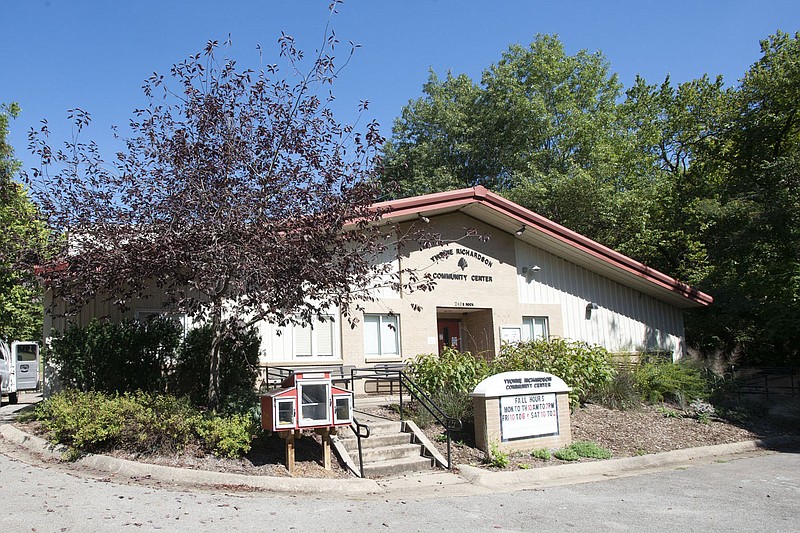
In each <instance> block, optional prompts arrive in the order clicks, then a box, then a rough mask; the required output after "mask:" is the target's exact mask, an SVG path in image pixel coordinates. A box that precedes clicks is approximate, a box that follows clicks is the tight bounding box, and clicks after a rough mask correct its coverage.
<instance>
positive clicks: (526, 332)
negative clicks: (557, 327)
mask: <svg viewBox="0 0 800 533" xmlns="http://www.w3.org/2000/svg"><path fill="white" fill-rule="evenodd" d="M549 336H550V334H549V332H548V327H547V317H545V316H525V317H522V340H523V341H532V340H539V339H544V340H547V339H548V338H549Z"/></svg>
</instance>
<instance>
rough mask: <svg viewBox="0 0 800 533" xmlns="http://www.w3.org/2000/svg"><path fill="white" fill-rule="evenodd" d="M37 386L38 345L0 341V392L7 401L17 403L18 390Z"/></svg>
mask: <svg viewBox="0 0 800 533" xmlns="http://www.w3.org/2000/svg"><path fill="white" fill-rule="evenodd" d="M38 388H39V345H38V344H37V343H35V342H18V341H14V342H12V343H11V344H7V343H5V342H2V341H0V392H2V394H3V396H8V401H9V403H17V400H18V396H17V392H18V391H26V390H36V389H38Z"/></svg>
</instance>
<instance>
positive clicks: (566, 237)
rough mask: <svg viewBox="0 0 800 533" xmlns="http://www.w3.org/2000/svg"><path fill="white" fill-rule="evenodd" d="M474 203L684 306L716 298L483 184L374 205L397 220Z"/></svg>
mask: <svg viewBox="0 0 800 533" xmlns="http://www.w3.org/2000/svg"><path fill="white" fill-rule="evenodd" d="M470 206H480V207H483V208H486V209H490V210H492V211H493V212H496V213H499V214H500V215H502V216H503V217H504V218H506V219H507V220H508V221H509V223H513V224H521V225H524V226H525V231H526V232H527V231H528V228H530V229H532V230H534V231H535V232H538V233H539V234H540V236H543V237H545V238H546V239H547V240H548V241H550V242H552V243H560V244H561V245H564V246H568V247H569V248H570V250H572V251H573V252H576V253H577V254H578V255H577V256H576V257H582V258H583V259H584V261H581V262H582V263H584V264H586V265H592V264H594V265H595V266H598V265H600V266H604V267H611V268H612V269H613V270H614V271H616V272H617V273H619V274H620V276H619V277H621V279H626V278H627V279H629V280H640V281H645V282H647V283H648V284H652V288H653V289H660V290H659V291H658V292H662V291H668V292H669V293H670V294H671V295H673V296H674V295H679V296H681V297H683V298H685V299H686V300H685V301H684V302H683V307H696V306H707V305H709V304H711V303H712V302H713V301H714V298H713V297H711V296H710V295H708V294H706V293H704V292H701V291H698V290H696V289H694V288H692V287H690V286H689V285H687V284H685V283H683V282H680V281H678V280H676V279H674V278H672V277H670V276H668V275H666V274H664V273H662V272H659V271H658V270H655V269H652V268H650V267H648V266H645V265H643V264H642V263H640V262H638V261H636V260H634V259H631V258H630V257H628V256H626V255H623V254H621V253H619V252H616V251H614V250H612V249H611V248H608V247H607V246H603V245H602V244H600V243H598V242H596V241H593V240H592V239H589V238H588V237H585V236H583V235H581V234H579V233H576V232H574V231H572V230H570V229H568V228H565V227H564V226H562V225H560V224H557V223H555V222H553V221H552V220H549V219H547V218H545V217H543V216H542V215H539V214H537V213H535V212H533V211H531V210H529V209H526V208H524V207H522V206H521V205H518V204H515V203H514V202H511V201H509V200H507V199H505V198H503V197H502V196H500V195H499V194H495V193H493V192H491V191H489V190H487V189H486V188H485V187H482V186H480V185H479V186H477V187H472V188H469V189H459V190H455V191H447V192H440V193H433V194H426V195H423V196H414V197H411V198H401V199H399V200H390V201H387V202H380V203H377V204H375V205H374V207H375V208H376V209H379V210H381V211H384V214H383V218H384V219H387V220H396V221H403V220H411V219H413V218H415V217H419V216H421V215H424V214H428V215H434V214H438V213H446V212H452V211H460V210H464V208H467V207H470ZM476 213H477V217H476V218H479V219H480V212H479V211H476ZM476 213H472V212H471V213H470V214H471V215H472V216H475V214H476ZM615 277H617V276H615Z"/></svg>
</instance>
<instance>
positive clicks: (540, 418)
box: [500, 392, 558, 441]
mask: <svg viewBox="0 0 800 533" xmlns="http://www.w3.org/2000/svg"><path fill="white" fill-rule="evenodd" d="M550 435H558V404H557V403H556V395H555V393H552V392H551V393H547V394H526V395H524V396H503V397H501V398H500V439H501V440H503V441H509V440H514V439H527V438H533V437H546V436H550Z"/></svg>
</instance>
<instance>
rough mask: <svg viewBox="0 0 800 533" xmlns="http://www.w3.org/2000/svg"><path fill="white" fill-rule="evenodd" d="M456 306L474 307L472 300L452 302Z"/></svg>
mask: <svg viewBox="0 0 800 533" xmlns="http://www.w3.org/2000/svg"><path fill="white" fill-rule="evenodd" d="M453 303H454V305H455V306H456V307H475V304H474V303H472V302H453Z"/></svg>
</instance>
